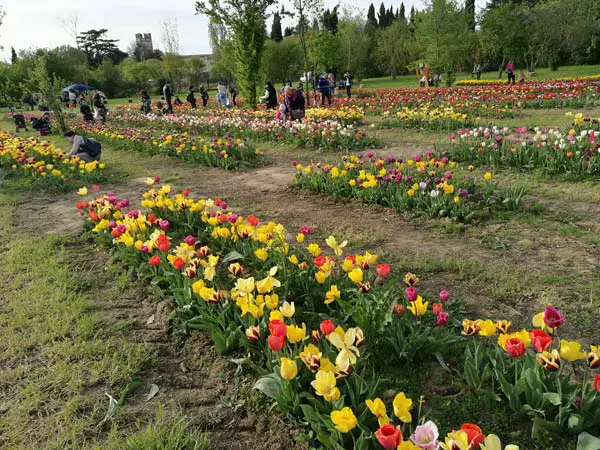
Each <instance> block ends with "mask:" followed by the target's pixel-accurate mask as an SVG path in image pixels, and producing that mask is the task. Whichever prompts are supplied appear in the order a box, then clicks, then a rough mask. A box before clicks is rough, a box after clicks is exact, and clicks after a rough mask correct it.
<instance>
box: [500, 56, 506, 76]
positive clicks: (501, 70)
mask: <svg viewBox="0 0 600 450" xmlns="http://www.w3.org/2000/svg"><path fill="white" fill-rule="evenodd" d="M505 60H506V57H505V56H504V55H502V63H501V64H500V69H498V79H499V80H500V79H502V72H504V61H505Z"/></svg>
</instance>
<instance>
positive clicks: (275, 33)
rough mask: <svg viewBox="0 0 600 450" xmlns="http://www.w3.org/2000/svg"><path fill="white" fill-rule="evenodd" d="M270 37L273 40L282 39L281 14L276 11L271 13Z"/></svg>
mask: <svg viewBox="0 0 600 450" xmlns="http://www.w3.org/2000/svg"><path fill="white" fill-rule="evenodd" d="M271 39H273V40H274V41H275V42H281V41H283V33H282V32H281V16H280V15H279V13H278V12H276V13H275V14H273V25H271Z"/></svg>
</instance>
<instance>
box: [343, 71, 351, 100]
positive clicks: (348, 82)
mask: <svg viewBox="0 0 600 450" xmlns="http://www.w3.org/2000/svg"><path fill="white" fill-rule="evenodd" d="M344 86H345V87H346V96H347V97H348V98H352V74H351V73H350V71H349V70H347V71H346V73H345V74H344Z"/></svg>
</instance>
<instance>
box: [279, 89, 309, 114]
mask: <svg viewBox="0 0 600 450" xmlns="http://www.w3.org/2000/svg"><path fill="white" fill-rule="evenodd" d="M283 106H284V112H285V118H286V119H288V120H300V119H303V118H304V116H305V108H306V101H305V99H304V94H303V93H302V92H300V91H298V90H297V89H294V88H293V87H291V86H287V87H286V88H285V97H284V103H283Z"/></svg>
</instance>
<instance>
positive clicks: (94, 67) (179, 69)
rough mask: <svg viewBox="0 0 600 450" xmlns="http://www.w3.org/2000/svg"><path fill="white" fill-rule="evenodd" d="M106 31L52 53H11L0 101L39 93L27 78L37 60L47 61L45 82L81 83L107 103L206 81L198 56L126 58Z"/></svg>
mask: <svg viewBox="0 0 600 450" xmlns="http://www.w3.org/2000/svg"><path fill="white" fill-rule="evenodd" d="M107 32H108V30H106V29H102V30H90V31H86V32H83V33H80V35H79V37H78V39H77V47H74V46H61V47H57V48H54V49H37V50H23V51H20V52H18V53H17V51H15V49H14V48H13V49H11V50H12V51H11V53H12V58H11V63H0V102H2V104H7V103H9V102H12V103H18V102H21V101H22V99H23V98H24V97H26V96H27V95H31V94H33V93H35V92H38V91H39V88H38V86H37V85H36V81H35V80H33V79H32V78H31V76H30V74H31V73H32V71H33V69H34V68H35V67H36V65H37V62H38V61H39V60H40V59H44V60H45V67H46V70H47V75H48V78H53V76H56V77H57V78H58V79H61V80H63V81H64V84H65V86H63V87H66V86H67V85H69V84H73V83H78V84H85V85H89V86H92V87H96V88H99V89H101V90H102V91H104V93H106V95H107V96H109V97H110V98H114V97H124V96H129V95H134V94H135V93H137V92H138V91H139V90H140V89H141V88H144V89H147V90H149V91H151V92H155V93H159V92H160V89H161V86H162V85H163V84H164V82H165V81H166V80H170V81H171V82H173V83H174V84H175V87H176V88H180V89H184V88H185V85H186V84H194V85H198V84H200V83H201V82H204V81H206V78H207V75H206V71H205V64H204V61H203V60H202V59H200V57H194V56H192V57H184V56H181V55H176V54H163V53H162V52H161V51H159V50H155V51H154V52H153V53H152V54H150V55H145V54H144V52H143V51H142V49H140V48H138V47H137V46H133V47H131V48H130V49H129V53H126V52H123V51H121V50H119V48H118V47H117V45H116V44H117V41H116V40H113V39H108V38H107V37H106V34H107Z"/></svg>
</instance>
